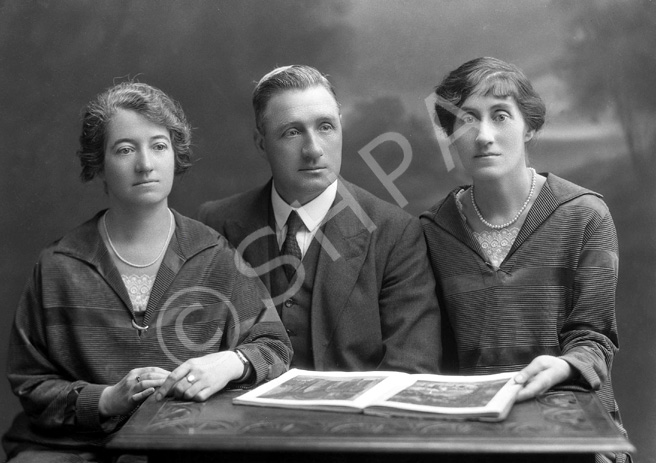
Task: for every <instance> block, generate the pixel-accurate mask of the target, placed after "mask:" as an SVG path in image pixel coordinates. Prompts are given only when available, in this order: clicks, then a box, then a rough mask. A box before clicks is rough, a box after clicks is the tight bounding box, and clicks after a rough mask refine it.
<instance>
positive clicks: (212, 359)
mask: <svg viewBox="0 0 656 463" xmlns="http://www.w3.org/2000/svg"><path fill="white" fill-rule="evenodd" d="M243 372H244V364H243V363H242V362H241V360H239V357H237V354H236V353H234V352H232V351H223V352H216V353H214V354H208V355H205V356H203V357H198V358H194V359H190V360H187V361H186V362H184V363H183V364H182V365H180V366H179V367H178V368H176V369H175V370H173V371H172V372H171V374H170V375H169V377H168V378H166V381H164V384H162V386H161V387H160V389H159V391H157V400H162V399H163V398H164V397H166V396H167V395H173V396H174V397H175V398H176V399H184V400H195V401H197V402H202V401H205V400H207V399H208V398H209V397H211V396H212V395H213V394H214V393H216V392H218V391H220V390H221V389H223V388H224V387H225V386H226V384H228V383H229V382H230V381H232V380H234V379H238V378H239V377H240V376H241V375H242V373H243Z"/></svg>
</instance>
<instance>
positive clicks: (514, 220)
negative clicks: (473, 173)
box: [469, 167, 536, 230]
mask: <svg viewBox="0 0 656 463" xmlns="http://www.w3.org/2000/svg"><path fill="white" fill-rule="evenodd" d="M528 169H529V170H530V171H531V172H532V174H533V178H532V180H531V190H530V191H529V192H528V198H526V201H524V204H523V205H522V207H521V209H520V210H519V211H518V212H517V214H515V217H513V218H512V219H510V221H508V222H506V223H503V224H501V225H494V224H492V223H490V222H488V221H487V220H485V219H484V218H483V215H482V214H481V211H480V210H479V209H478V206H477V205H476V200H475V199H474V185H473V184H472V187H471V189H470V190H469V196H470V197H471V202H472V206H474V211H476V215H477V216H478V218H479V219H480V221H481V222H483V224H484V225H485V226H486V227H489V228H492V229H494V230H501V229H502V228H506V227H509V226H511V225H512V224H514V223H515V222H517V220H518V219H519V217H520V216H521V215H522V213H523V212H524V210H525V209H526V207H527V206H528V203H529V202H530V201H531V198H532V197H533V192H534V191H535V180H536V175H535V169H534V168H532V167H529V168H528Z"/></svg>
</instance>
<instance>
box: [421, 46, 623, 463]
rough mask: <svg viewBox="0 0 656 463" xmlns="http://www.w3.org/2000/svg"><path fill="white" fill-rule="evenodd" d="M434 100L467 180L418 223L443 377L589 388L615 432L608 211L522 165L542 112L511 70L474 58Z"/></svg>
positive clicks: (613, 271) (613, 259)
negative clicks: (511, 376) (436, 308)
mask: <svg viewBox="0 0 656 463" xmlns="http://www.w3.org/2000/svg"><path fill="white" fill-rule="evenodd" d="M435 93H436V95H437V102H436V105H435V110H436V114H437V120H438V123H439V124H440V126H441V127H442V128H443V130H444V131H445V132H446V134H447V135H448V136H449V138H450V142H451V144H452V146H455V148H456V149H457V152H458V155H459V157H460V159H461V161H462V165H463V167H464V170H465V171H466V173H467V174H468V175H469V176H471V178H472V181H473V183H472V185H470V186H466V187H461V188H456V189H455V190H454V191H452V192H451V193H449V195H448V196H447V197H446V198H445V199H444V200H442V201H441V202H440V203H438V204H437V205H436V206H435V207H433V208H432V209H430V210H429V211H427V212H425V213H424V214H422V216H421V220H422V223H423V226H424V233H425V236H426V240H427V243H428V249H429V255H430V260H431V263H432V266H433V270H434V272H435V276H436V280H437V292H438V298H439V302H440V307H441V309H442V312H443V313H442V323H443V341H444V350H443V358H444V369H443V371H444V372H445V373H454V374H488V373H498V372H505V371H519V373H518V374H517V375H516V377H515V381H516V382H518V383H520V384H523V385H524V387H523V389H522V390H521V391H520V392H519V396H518V399H519V400H524V399H528V398H530V397H534V396H536V395H538V394H541V393H543V392H545V391H546V390H548V389H550V388H552V387H555V386H561V387H562V386H568V387H575V388H583V389H589V390H595V391H597V393H598V394H599V397H600V398H601V400H602V402H603V403H604V405H605V406H606V408H607V409H608V411H609V412H610V413H611V414H612V416H613V418H615V420H616V422H617V423H618V425H619V426H620V427H621V421H620V416H619V411H618V409H617V405H616V403H615V399H614V395H613V390H612V386H611V379H610V370H611V366H612V363H613V357H614V355H615V353H616V352H617V350H618V337H617V325H616V321H615V287H616V285H617V270H618V250H617V236H616V233H615V227H614V225H613V220H612V218H611V215H610V212H609V211H608V207H607V206H606V204H604V202H603V201H602V199H601V196H600V195H598V194H597V193H594V192H592V191H590V190H586V189H584V188H582V187H580V186H577V185H574V184H573V183H570V182H568V181H566V180H563V179H561V178H559V177H557V176H555V175H553V174H538V173H537V172H536V171H535V170H534V169H533V168H531V167H529V162H528V156H527V146H528V145H529V142H531V141H532V140H533V139H534V137H535V134H536V132H537V131H538V130H539V129H540V128H541V127H542V124H543V123H544V116H545V105H544V103H543V102H542V100H541V98H540V97H539V95H538V94H537V93H536V92H535V90H534V89H533V87H532V85H531V83H530V81H529V80H528V79H527V78H526V76H525V75H524V74H523V73H522V72H521V71H520V70H519V69H518V68H517V67H516V66H513V65H511V64H508V63H505V62H503V61H501V60H498V59H495V58H478V59H474V60H471V61H468V62H467V63H465V64H463V65H462V66H460V67H459V68H457V69H456V70H454V71H452V72H451V73H449V74H448V75H447V76H446V77H445V78H444V80H443V81H442V82H441V83H440V85H438V87H437V88H436V90H435ZM598 457H599V458H600V459H603V458H605V457H602V456H601V455H599V456H598ZM615 457H617V460H618V461H624V459H625V455H623V454H622V455H617V456H615V455H612V456H609V458H611V459H614V458H615Z"/></svg>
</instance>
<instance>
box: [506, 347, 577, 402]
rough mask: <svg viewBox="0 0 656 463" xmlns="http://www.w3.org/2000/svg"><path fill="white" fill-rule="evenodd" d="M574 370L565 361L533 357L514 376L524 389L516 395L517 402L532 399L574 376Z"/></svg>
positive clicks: (545, 356) (543, 356)
mask: <svg viewBox="0 0 656 463" xmlns="http://www.w3.org/2000/svg"><path fill="white" fill-rule="evenodd" d="M574 372H575V370H574V369H573V368H572V367H571V366H570V364H569V363H567V362H566V361H565V360H563V359H561V358H558V357H554V356H551V355H540V356H538V357H535V358H534V359H533V361H532V362H531V363H529V364H528V365H527V366H526V367H525V368H524V369H523V370H522V371H520V372H519V373H517V375H516V376H515V378H514V379H515V382H516V383H517V384H523V385H524V387H523V388H522V389H521V390H520V391H519V393H518V394H517V401H518V402H521V401H523V400H528V399H532V398H533V397H535V396H537V395H539V394H542V393H543V392H546V391H547V390H549V389H551V388H552V387H553V386H555V385H557V384H560V383H562V382H564V381H566V380H568V379H570V378H571V377H572V376H573V375H574Z"/></svg>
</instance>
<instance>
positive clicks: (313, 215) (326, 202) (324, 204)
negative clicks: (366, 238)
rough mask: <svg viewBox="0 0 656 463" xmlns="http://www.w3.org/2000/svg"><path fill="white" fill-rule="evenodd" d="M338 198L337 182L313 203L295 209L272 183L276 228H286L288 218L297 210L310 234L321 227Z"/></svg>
mask: <svg viewBox="0 0 656 463" xmlns="http://www.w3.org/2000/svg"><path fill="white" fill-rule="evenodd" d="M336 196H337V180H335V181H334V182H333V183H331V184H330V185H328V187H327V188H326V189H325V190H323V192H321V194H320V195H319V196H317V197H316V198H314V199H313V200H312V201H310V202H309V203H307V204H304V205H303V206H301V207H299V208H296V209H294V208H293V207H291V206H290V205H289V204H287V203H286V202H285V200H284V199H282V198H281V197H280V195H279V194H278V191H276V186H275V183H273V182H272V186H271V204H272V206H273V213H274V215H275V218H276V226H277V228H278V230H282V228H283V227H284V226H285V224H286V223H287V217H289V214H290V213H291V211H292V210H296V212H298V215H299V216H300V217H301V220H302V221H303V224H304V225H305V228H307V229H308V231H310V232H313V231H315V229H316V228H317V227H319V225H321V222H322V221H323V219H324V217H326V214H328V211H329V210H330V207H331V206H332V205H333V203H334V202H335V197H336Z"/></svg>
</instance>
